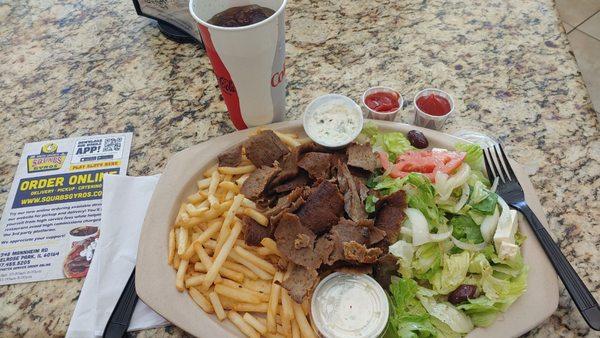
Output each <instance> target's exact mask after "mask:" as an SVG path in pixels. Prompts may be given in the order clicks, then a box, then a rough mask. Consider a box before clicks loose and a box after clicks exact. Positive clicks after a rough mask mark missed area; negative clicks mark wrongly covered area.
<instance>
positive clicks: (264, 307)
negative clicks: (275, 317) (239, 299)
mask: <svg viewBox="0 0 600 338" xmlns="http://www.w3.org/2000/svg"><path fill="white" fill-rule="evenodd" d="M233 309H234V310H235V311H239V312H258V313H267V311H268V309H269V303H260V304H252V303H235V304H234V305H233Z"/></svg>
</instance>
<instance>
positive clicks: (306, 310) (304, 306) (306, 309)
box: [300, 298, 310, 316]
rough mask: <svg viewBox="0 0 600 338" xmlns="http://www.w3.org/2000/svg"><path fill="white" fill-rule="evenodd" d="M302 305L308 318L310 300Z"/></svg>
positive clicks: (306, 300)
mask: <svg viewBox="0 0 600 338" xmlns="http://www.w3.org/2000/svg"><path fill="white" fill-rule="evenodd" d="M300 305H301V306H302V311H303V312H304V314H305V315H307V316H308V313H309V312H310V301H309V300H308V298H307V299H305V300H304V301H303V302H302V304H300Z"/></svg>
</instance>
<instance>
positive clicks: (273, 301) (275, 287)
mask: <svg viewBox="0 0 600 338" xmlns="http://www.w3.org/2000/svg"><path fill="white" fill-rule="evenodd" d="M282 279H283V274H282V273H281V272H279V271H277V273H275V277H274V278H273V283H272V284H271V295H270V298H269V310H268V311H267V329H268V330H269V332H273V333H275V332H277V323H276V322H275V316H276V315H277V307H278V305H279V295H280V293H281V286H280V285H279V283H280V282H281V280H282Z"/></svg>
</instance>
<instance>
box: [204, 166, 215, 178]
mask: <svg viewBox="0 0 600 338" xmlns="http://www.w3.org/2000/svg"><path fill="white" fill-rule="evenodd" d="M215 171H217V164H214V165H212V166H211V167H210V168H208V169H206V171H205V172H204V174H203V175H204V177H207V178H208V177H211V176H212V173H214V172H215Z"/></svg>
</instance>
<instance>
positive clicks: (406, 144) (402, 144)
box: [361, 122, 415, 162]
mask: <svg viewBox="0 0 600 338" xmlns="http://www.w3.org/2000/svg"><path fill="white" fill-rule="evenodd" d="M361 135H363V136H364V137H366V138H368V139H369V142H370V143H371V146H372V147H373V150H375V151H385V152H386V153H387V154H388V156H389V159H390V161H392V162H394V161H396V158H397V157H398V155H401V154H403V153H405V152H407V151H409V150H414V149H415V148H414V147H413V146H412V145H410V141H408V139H407V138H406V136H404V134H403V133H401V132H380V131H379V129H378V128H377V126H376V125H375V123H373V122H367V123H365V125H364V127H363V129H362V131H361Z"/></svg>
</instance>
